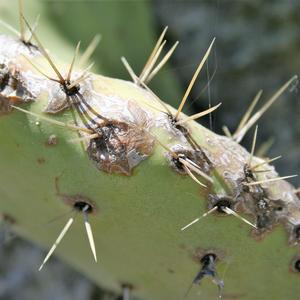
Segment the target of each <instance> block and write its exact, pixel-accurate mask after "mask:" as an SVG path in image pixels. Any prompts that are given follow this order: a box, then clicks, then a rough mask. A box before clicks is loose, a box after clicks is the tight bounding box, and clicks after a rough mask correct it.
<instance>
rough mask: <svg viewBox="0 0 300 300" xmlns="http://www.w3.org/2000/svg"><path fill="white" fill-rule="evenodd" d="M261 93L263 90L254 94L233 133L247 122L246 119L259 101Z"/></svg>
mask: <svg viewBox="0 0 300 300" xmlns="http://www.w3.org/2000/svg"><path fill="white" fill-rule="evenodd" d="M262 93H263V90H260V91H258V93H257V94H256V95H255V97H254V99H253V100H252V102H251V104H250V106H249V108H248V109H247V111H246V113H245V114H244V116H243V117H242V119H241V122H240V123H239V125H238V127H237V129H236V131H235V133H234V134H237V132H239V131H240V130H241V128H243V127H244V125H245V124H246V123H247V121H248V120H249V118H250V116H251V114H252V112H253V110H254V108H255V106H256V104H257V102H258V101H259V99H260V98H261V95H262Z"/></svg>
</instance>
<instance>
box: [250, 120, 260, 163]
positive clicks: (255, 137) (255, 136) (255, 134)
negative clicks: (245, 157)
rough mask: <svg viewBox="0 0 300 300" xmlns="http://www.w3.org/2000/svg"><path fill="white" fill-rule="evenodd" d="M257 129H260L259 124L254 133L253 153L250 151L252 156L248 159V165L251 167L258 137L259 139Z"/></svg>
mask: <svg viewBox="0 0 300 300" xmlns="http://www.w3.org/2000/svg"><path fill="white" fill-rule="evenodd" d="M257 129H258V126H257V125H256V127H255V131H254V135H253V140H252V147H251V153H250V157H249V161H248V166H249V167H250V166H251V163H252V159H253V155H254V150H255V145H256V139H257Z"/></svg>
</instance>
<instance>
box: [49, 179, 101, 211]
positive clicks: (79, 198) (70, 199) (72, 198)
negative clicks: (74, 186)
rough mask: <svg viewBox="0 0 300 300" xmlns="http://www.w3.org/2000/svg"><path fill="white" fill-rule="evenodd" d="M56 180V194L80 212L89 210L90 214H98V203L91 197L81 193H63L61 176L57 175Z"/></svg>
mask: <svg viewBox="0 0 300 300" xmlns="http://www.w3.org/2000/svg"><path fill="white" fill-rule="evenodd" d="M54 182H55V190H56V194H57V196H59V197H60V198H61V199H62V201H63V202H64V203H65V204H67V205H68V206H71V207H72V208H73V209H75V210H77V211H80V212H87V213H89V214H96V213H97V212H98V208H97V206H96V203H95V202H94V201H92V200H91V199H90V198H89V197H86V196H83V195H80V194H75V195H68V194H65V193H62V192H61V191H60V188H59V177H55V179H54Z"/></svg>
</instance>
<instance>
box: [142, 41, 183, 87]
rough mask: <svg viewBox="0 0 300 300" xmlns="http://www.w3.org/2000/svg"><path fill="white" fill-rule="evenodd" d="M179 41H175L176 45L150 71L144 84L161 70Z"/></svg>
mask: <svg viewBox="0 0 300 300" xmlns="http://www.w3.org/2000/svg"><path fill="white" fill-rule="evenodd" d="M178 44H179V41H176V43H175V44H174V45H173V47H172V48H171V49H170V50H169V51H168V52H167V54H166V55H165V56H164V57H163V59H162V60H161V61H160V63H159V64H158V65H157V66H156V67H155V68H154V69H153V70H152V71H151V73H150V74H149V75H148V76H147V78H146V79H145V83H146V84H147V83H149V82H150V81H151V80H152V79H153V77H154V76H155V75H156V74H157V73H158V72H159V71H160V70H161V69H162V67H163V66H164V65H165V64H166V63H167V61H168V60H169V58H170V57H171V56H172V54H173V53H174V51H175V49H176V47H177V46H178Z"/></svg>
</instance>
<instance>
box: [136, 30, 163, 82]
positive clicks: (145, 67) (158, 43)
mask: <svg viewBox="0 0 300 300" xmlns="http://www.w3.org/2000/svg"><path fill="white" fill-rule="evenodd" d="M167 30H168V26H166V27H165V28H164V30H163V32H162V33H161V35H160V37H159V38H158V40H157V42H156V45H155V46H154V48H153V50H152V52H151V54H150V56H149V58H148V60H147V62H146V64H145V66H144V68H143V70H142V72H141V74H140V76H139V78H141V77H142V76H143V75H144V73H145V71H146V70H147V69H148V66H149V64H150V63H151V61H152V60H153V57H154V56H155V54H156V52H157V51H158V49H159V47H160V46H161V43H162V41H163V39H164V36H165V34H166V32H167Z"/></svg>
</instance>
